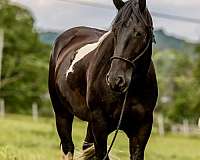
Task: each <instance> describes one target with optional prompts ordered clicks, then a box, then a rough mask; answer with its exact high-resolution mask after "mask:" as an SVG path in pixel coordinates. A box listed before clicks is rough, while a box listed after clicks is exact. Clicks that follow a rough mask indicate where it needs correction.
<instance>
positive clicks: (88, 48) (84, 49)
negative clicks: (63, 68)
mask: <svg viewBox="0 0 200 160" xmlns="http://www.w3.org/2000/svg"><path fill="white" fill-rule="evenodd" d="M110 32H111V31H108V32H106V33H105V34H104V35H103V36H101V37H100V38H99V40H98V41H97V42H95V43H91V44H87V45H85V46H83V47H81V48H80V49H78V50H77V51H76V56H75V58H74V60H73V61H72V63H71V65H70V67H69V69H68V70H67V72H66V78H67V77H68V75H69V73H72V72H74V65H75V64H76V63H77V62H78V61H80V60H81V59H83V58H84V57H85V56H86V55H87V54H88V53H90V52H92V51H93V50H95V49H96V48H97V47H98V46H99V44H101V43H102V42H103V40H104V39H105V38H106V37H107V36H108V35H109V34H110Z"/></svg>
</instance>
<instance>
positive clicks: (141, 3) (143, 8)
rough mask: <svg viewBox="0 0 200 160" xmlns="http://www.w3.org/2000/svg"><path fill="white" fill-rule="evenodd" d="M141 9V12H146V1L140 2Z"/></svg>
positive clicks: (141, 0) (140, 0)
mask: <svg viewBox="0 0 200 160" xmlns="http://www.w3.org/2000/svg"><path fill="white" fill-rule="evenodd" d="M139 7H140V11H141V12H144V10H145V9H146V0H139Z"/></svg>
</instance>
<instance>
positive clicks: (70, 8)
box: [11, 0, 200, 41]
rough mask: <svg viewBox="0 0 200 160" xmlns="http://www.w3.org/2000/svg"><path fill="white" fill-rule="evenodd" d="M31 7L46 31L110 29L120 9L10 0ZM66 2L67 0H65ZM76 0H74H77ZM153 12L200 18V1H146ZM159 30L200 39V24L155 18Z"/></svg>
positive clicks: (108, 1) (54, 0) (103, 0)
mask: <svg viewBox="0 0 200 160" xmlns="http://www.w3.org/2000/svg"><path fill="white" fill-rule="evenodd" d="M11 1H12V2H17V3H20V4H22V5H24V6H26V7H28V8H29V9H30V10H31V11H32V13H33V15H34V16H35V19H36V24H35V25H36V26H37V27H38V28H42V29H45V30H59V31H63V30H66V29H69V28H71V27H74V26H79V25H86V26H91V27H97V28H102V29H106V28H109V26H110V24H111V22H112V19H113V18H114V17H115V15H116V13H117V11H116V9H115V7H114V6H113V4H112V0H85V1H88V2H95V3H101V4H104V5H109V6H113V7H111V8H110V9H102V8H95V7H89V6H82V5H77V4H72V3H66V2H65V3H64V2H62V1H59V0H11ZM66 1H67V0H66ZM74 1H75V0H74ZM83 1H84V0H83ZM147 4H148V8H149V10H150V12H151V11H156V12H162V13H167V14H172V15H179V16H186V17H191V18H199V19H200V9H199V8H200V0H189V1H188V0H187V1H185V0H147ZM153 20H154V26H155V28H156V29H158V28H163V29H164V30H165V31H166V32H167V33H168V34H170V35H174V36H177V37H180V38H184V39H186V40H188V41H200V24H192V23H185V22H180V21H171V20H166V19H161V18H156V17H153Z"/></svg>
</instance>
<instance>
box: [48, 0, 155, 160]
mask: <svg viewBox="0 0 200 160" xmlns="http://www.w3.org/2000/svg"><path fill="white" fill-rule="evenodd" d="M113 1H114V4H115V6H116V8H117V9H118V14H117V16H116V18H115V20H114V23H113V24H112V29H111V30H110V31H103V30H99V29H94V28H88V27H76V28H72V29H70V30H67V31H66V32H64V33H63V34H61V35H60V36H59V37H58V38H57V40H56V42H55V46H54V49H53V53H52V55H51V60H50V65H49V66H50V67H49V92H50V96H51V101H52V104H53V108H54V111H55V118H56V125H57V131H58V134H59V137H60V140H61V145H62V150H63V152H64V155H63V159H64V160H72V159H73V153H74V144H73V141H72V122H73V118H74V116H76V117H78V118H80V119H81V120H83V121H87V122H88V128H87V135H86V138H85V142H84V144H83V149H87V148H88V147H91V145H92V144H94V149H95V155H94V156H95V157H96V159H97V160H102V159H103V158H104V156H105V155H106V153H107V138H108V135H109V134H110V133H111V132H113V131H114V130H115V129H116V127H117V124H118V121H119V117H120V113H121V109H122V106H123V101H124V97H125V94H126V93H127V92H128V95H127V100H126V106H125V107H126V108H125V111H124V115H123V119H122V123H121V125H120V130H123V131H124V132H125V133H126V135H127V136H128V138H129V143H130V159H131V160H143V159H144V150H145V146H146V144H147V141H148V139H149V136H150V133H151V128H152V122H153V110H154V107H155V105H156V101H157V94H158V91H157V81H156V75H155V70H154V66H153V62H152V60H151V56H152V41H153V23H152V19H151V15H150V14H149V11H148V10H147V8H146V0H129V1H127V2H123V1H122V0H113ZM86 159H87V158H86ZM106 159H107V160H108V159H109V157H107V158H106Z"/></svg>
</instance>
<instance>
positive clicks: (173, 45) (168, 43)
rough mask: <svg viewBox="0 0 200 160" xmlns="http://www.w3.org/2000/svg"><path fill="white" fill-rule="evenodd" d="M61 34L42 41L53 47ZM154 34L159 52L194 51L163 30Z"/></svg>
mask: <svg viewBox="0 0 200 160" xmlns="http://www.w3.org/2000/svg"><path fill="white" fill-rule="evenodd" d="M59 34H60V33H58V32H41V33H40V40H41V41H42V42H44V43H46V44H50V45H52V44H53V42H54V41H55V39H56V37H57V36H58V35H59ZM154 34H155V38H156V42H157V43H156V45H154V48H155V49H157V50H168V49H173V50H177V51H182V52H188V51H189V52H191V51H193V50H194V47H195V44H192V43H188V42H186V41H185V40H182V39H179V38H176V37H174V36H170V35H167V34H166V33H165V32H164V31H163V30H156V31H155V32H154Z"/></svg>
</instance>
